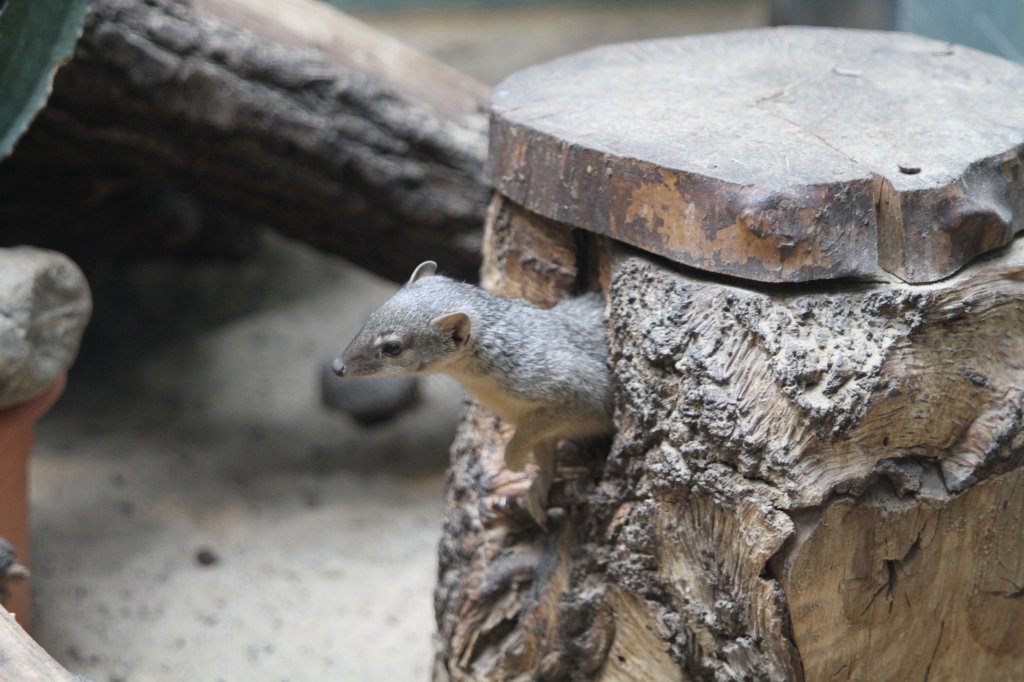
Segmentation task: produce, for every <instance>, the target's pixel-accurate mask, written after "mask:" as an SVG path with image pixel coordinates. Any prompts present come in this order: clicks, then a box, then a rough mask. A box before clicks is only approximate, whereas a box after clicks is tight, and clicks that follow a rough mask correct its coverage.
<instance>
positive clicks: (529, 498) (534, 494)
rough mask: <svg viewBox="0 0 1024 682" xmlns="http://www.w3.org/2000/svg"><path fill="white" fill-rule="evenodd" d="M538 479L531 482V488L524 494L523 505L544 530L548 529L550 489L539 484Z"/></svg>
mask: <svg viewBox="0 0 1024 682" xmlns="http://www.w3.org/2000/svg"><path fill="white" fill-rule="evenodd" d="M537 483H538V481H537V479H534V480H533V482H532V483H531V484H530V487H529V489H528V490H527V491H526V493H525V494H524V495H523V506H525V507H526V511H527V512H529V514H530V517H531V518H532V519H533V520H534V521H536V522H537V525H538V526H540V527H541V528H543V529H544V530H547V529H548V511H547V509H546V505H547V501H548V491H547V488H546V487H542V486H540V485H537Z"/></svg>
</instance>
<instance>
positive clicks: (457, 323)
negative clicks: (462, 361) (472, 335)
mask: <svg viewBox="0 0 1024 682" xmlns="http://www.w3.org/2000/svg"><path fill="white" fill-rule="evenodd" d="M430 326H431V327H433V328H434V329H436V330H437V331H439V332H441V333H442V334H447V335H451V337H452V340H453V341H455V345H457V346H461V345H462V344H464V343H466V341H467V340H468V339H469V315H467V314H466V313H448V314H447V315H441V316H439V317H435V318H434V319H433V320H431V321H430Z"/></svg>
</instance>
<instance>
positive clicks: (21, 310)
mask: <svg viewBox="0 0 1024 682" xmlns="http://www.w3.org/2000/svg"><path fill="white" fill-rule="evenodd" d="M91 313H92V297H91V295H90V293H89V285H88V283H87V282H86V280H85V275H83V274H82V271H81V270H79V269H78V266H76V265H75V264H74V263H73V262H71V260H70V259H69V258H68V257H67V256H64V255H63V254H60V253H56V252H54V251H46V250H43V249H37V248H32V247H24V246H22V247H15V248H9V249H0V409H2V408H5V407H10V406H12V405H17V404H18V403H22V402H25V401H26V400H29V399H30V398H33V397H34V396H36V395H38V394H39V393H41V392H42V391H44V390H45V389H46V388H47V387H48V386H50V385H51V384H52V383H53V382H54V381H55V380H56V378H57V377H58V376H59V375H60V373H61V372H63V371H65V370H66V369H68V367H70V366H71V363H72V362H73V361H74V359H75V356H76V354H77V353H78V345H79V343H80V342H81V339H82V332H83V331H84V330H85V325H86V324H87V323H88V321H89V316H90V314H91Z"/></svg>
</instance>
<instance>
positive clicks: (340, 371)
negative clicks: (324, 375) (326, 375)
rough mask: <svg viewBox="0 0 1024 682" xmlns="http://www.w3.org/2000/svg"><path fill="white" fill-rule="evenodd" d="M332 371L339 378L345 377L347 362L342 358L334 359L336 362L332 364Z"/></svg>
mask: <svg viewBox="0 0 1024 682" xmlns="http://www.w3.org/2000/svg"><path fill="white" fill-rule="evenodd" d="M331 369H333V370H334V373H335V374H337V375H338V376H339V377H343V376H345V361H344V360H342V359H341V357H340V356H339V357H336V358H334V362H332V363H331Z"/></svg>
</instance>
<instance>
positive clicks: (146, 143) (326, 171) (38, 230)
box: [0, 0, 490, 280]
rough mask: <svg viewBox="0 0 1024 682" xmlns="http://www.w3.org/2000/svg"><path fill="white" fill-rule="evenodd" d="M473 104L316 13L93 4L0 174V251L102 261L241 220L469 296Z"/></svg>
mask: <svg viewBox="0 0 1024 682" xmlns="http://www.w3.org/2000/svg"><path fill="white" fill-rule="evenodd" d="M486 92H487V91H486V88H485V87H484V86H483V85H481V84H479V83H477V82H476V81H474V80H473V79H471V78H469V77H467V76H464V75H462V74H459V73H458V72H456V71H454V70H452V69H450V68H448V67H446V66H444V65H442V64H440V63H439V62H436V61H434V60H432V59H430V58H428V57H426V56H424V55H422V54H420V53H417V52H416V51H414V50H412V49H411V48H408V47H406V46H404V45H402V44H401V43H400V42H398V41H396V40H395V39H393V38H390V37H389V36H386V35H383V34H381V33H379V32H377V31H374V30H373V29H371V28H370V27H368V26H366V25H364V24H362V23H360V22H358V21H356V20H354V19H351V18H349V17H347V16H345V15H343V14H342V13H340V12H338V11H337V10H335V9H333V8H331V7H330V6H328V5H327V4H325V3H321V2H316V1H315V0H282V1H278V2H268V1H266V0H260V1H257V2H251V1H249V0H194V1H192V2H189V1H186V0H150V1H147V2H135V1H134V0H96V1H95V2H94V3H93V8H92V11H91V13H90V15H89V18H88V19H87V23H86V28H85V32H84V35H83V36H82V39H81V41H80V43H79V45H78V48H77V49H76V52H75V55H74V58H73V59H72V60H71V61H70V62H69V63H68V64H67V65H66V66H64V67H63V68H62V69H61V71H60V72H59V73H58V74H57V78H56V80H55V84H54V92H53V95H52V97H51V99H50V101H49V103H48V105H47V107H46V108H45V109H44V110H43V112H41V114H40V116H39V118H38V120H37V121H36V122H35V123H34V124H33V126H32V127H31V129H30V131H29V133H28V135H27V136H26V137H25V138H24V139H23V140H22V141H21V142H20V143H19V146H18V148H17V149H16V150H15V153H14V155H13V156H12V157H11V158H9V159H7V160H6V161H4V163H3V164H0V182H2V183H3V186H4V187H5V198H4V201H3V202H2V204H0V223H2V224H4V226H5V234H4V236H3V239H4V240H12V239H16V238H17V235H19V234H21V235H26V237H25V238H28V239H31V241H32V242H33V243H40V240H41V239H42V240H43V242H45V243H47V244H51V245H55V246H61V241H60V238H64V240H65V243H66V242H67V240H69V239H73V238H74V237H75V236H79V237H80V238H87V239H91V240H93V241H96V240H103V239H104V238H105V239H107V240H108V244H109V245H110V246H111V248H117V247H118V246H120V244H119V243H118V242H119V241H121V240H128V241H132V240H135V241H139V242H142V243H145V242H146V240H147V239H148V240H149V242H151V245H152V243H153V242H159V241H160V240H166V241H168V242H174V241H176V240H177V241H184V240H188V239H189V238H191V236H192V235H193V234H194V233H196V232H199V231H203V230H205V231H213V232H217V231H220V232H225V233H228V234H231V232H229V229H230V228H234V227H235V226H236V225H237V224H239V223H253V222H254V223H257V224H264V225H269V226H270V227H273V228H276V229H278V230H280V231H282V232H284V233H286V234H288V235H290V236H293V237H296V238H299V239H303V240H305V241H308V242H310V243H312V244H314V245H316V246H318V247H320V248H322V249H325V250H328V251H332V252H334V253H338V254H341V255H343V256H345V257H346V258H348V259H350V260H352V261H353V262H355V263H358V264H359V265H361V266H363V267H366V268H368V269H370V270H373V271H375V272H377V273H378V274H382V275H384V276H388V277H391V278H393V279H399V280H400V279H403V278H404V277H406V276H407V275H408V273H409V272H410V271H411V270H412V268H413V267H414V266H415V265H416V264H417V263H419V262H420V261H422V260H423V258H424V257H425V255H424V254H426V255H432V254H433V255H434V256H437V257H438V259H440V254H443V255H444V262H445V266H446V267H447V268H448V270H449V272H451V273H453V274H456V275H458V276H462V277H466V278H470V279H475V277H476V273H477V270H478V265H479V250H480V237H481V234H482V224H483V217H484V213H485V209H486V206H487V202H488V200H489V198H490V189H489V188H488V187H487V185H486V184H485V182H484V178H483V163H484V155H485V152H486V142H485V139H486ZM55 187H59V188H60V192H61V196H60V201H55V200H54V192H55ZM126 204H127V205H128V206H129V208H131V209H132V210H133V211H134V213H130V214H126V210H127V209H126V208H124V206H125V205H126ZM111 205H114V206H116V207H117V209H116V210H115V211H114V215H113V216H112V215H110V213H111V211H110V210H108V207H110V206H111ZM126 222H127V223H128V227H129V230H126V229H125V223H126ZM168 222H171V223H173V225H171V226H170V227H164V223H168ZM160 228H162V229H160ZM47 234H50V235H56V238H55V239H50V240H47V239H46V235H47ZM82 235H85V237H82ZM140 235H141V236H140ZM151 247H152V246H151Z"/></svg>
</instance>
